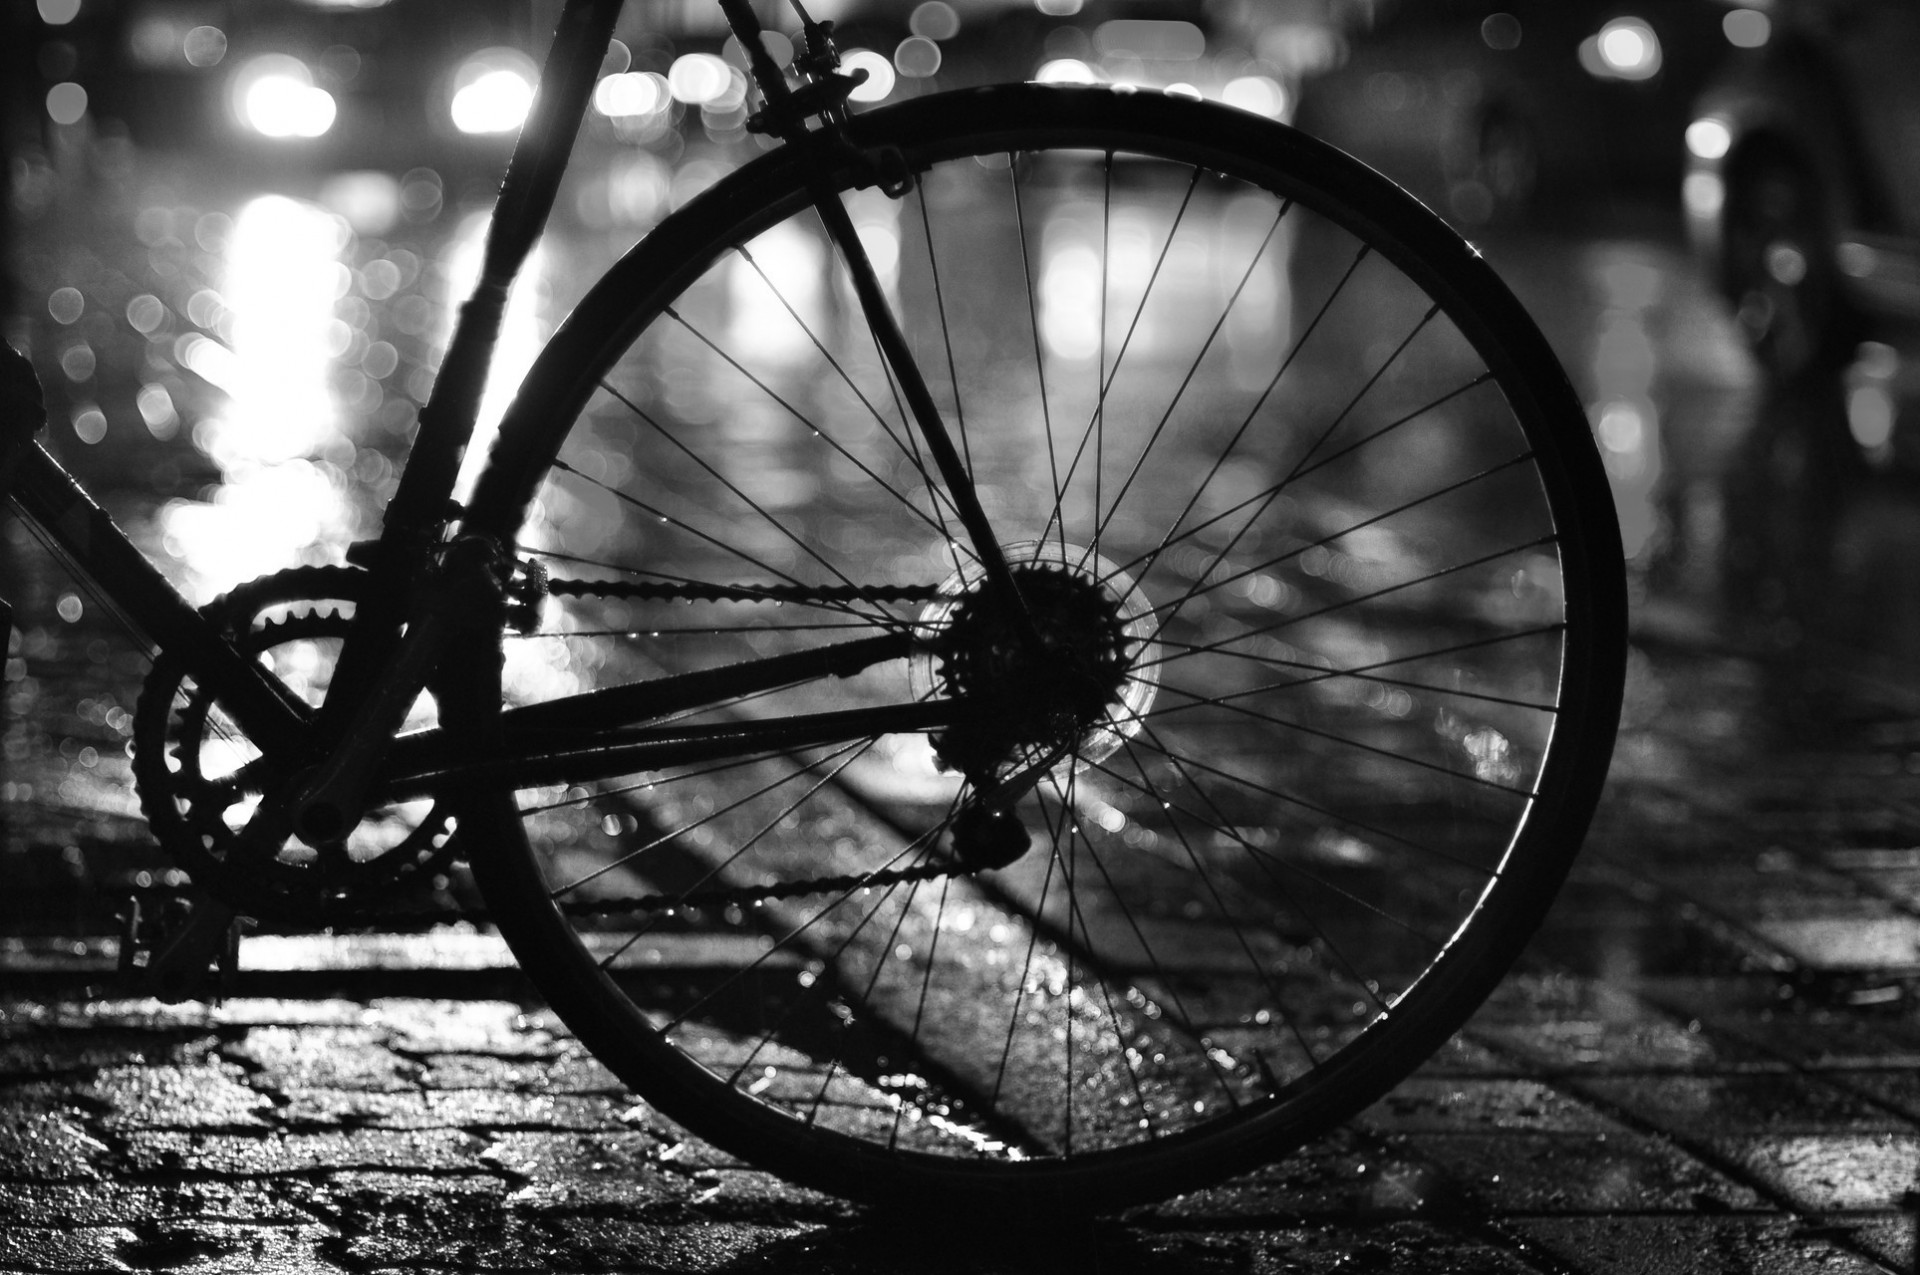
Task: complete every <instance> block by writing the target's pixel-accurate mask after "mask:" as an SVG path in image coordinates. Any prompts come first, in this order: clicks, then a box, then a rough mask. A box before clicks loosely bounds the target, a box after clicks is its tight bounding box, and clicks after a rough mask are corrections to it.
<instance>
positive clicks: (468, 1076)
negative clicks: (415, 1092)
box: [416, 1039, 627, 1095]
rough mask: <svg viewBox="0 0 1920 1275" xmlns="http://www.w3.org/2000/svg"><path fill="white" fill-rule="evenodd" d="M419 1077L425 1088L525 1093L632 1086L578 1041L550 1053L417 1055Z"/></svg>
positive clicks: (613, 1091) (601, 1091) (601, 1090)
mask: <svg viewBox="0 0 1920 1275" xmlns="http://www.w3.org/2000/svg"><path fill="white" fill-rule="evenodd" d="M416 1061H417V1062H418V1063H419V1064H420V1066H421V1070H420V1071H419V1072H418V1073H417V1076H416V1082H417V1083H418V1084H419V1085H420V1086H421V1087H422V1088H425V1089H482V1088H487V1087H490V1086H494V1085H504V1086H507V1087H510V1088H513V1089H518V1090H521V1091H523V1092H526V1093H552V1094H583V1095H585V1094H606V1095H618V1094H624V1093H625V1092H626V1089H627V1087H626V1086H625V1085H623V1084H621V1083H620V1081H619V1079H618V1078H617V1077H615V1076H614V1074H613V1073H612V1072H610V1071H608V1070H607V1069H606V1067H605V1066H603V1065H602V1064H601V1063H600V1061H599V1060H598V1059H596V1058H594V1057H593V1055H591V1054H589V1053H588V1052H587V1051H586V1049H585V1048H584V1047H582V1046H581V1045H580V1044H579V1043H578V1042H577V1041H574V1040H571V1039H569V1040H566V1041H563V1042H561V1043H560V1044H559V1045H558V1046H557V1049H556V1051H555V1052H554V1053H553V1054H552V1055H551V1056H541V1057H505V1058H502V1057H498V1056H495V1055H490V1054H427V1055H423V1056H422V1057H420V1058H418V1059H417V1060H416Z"/></svg>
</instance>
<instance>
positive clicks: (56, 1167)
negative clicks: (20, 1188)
mask: <svg viewBox="0 0 1920 1275" xmlns="http://www.w3.org/2000/svg"><path fill="white" fill-rule="evenodd" d="M86 1116H87V1113H86V1112H85V1111H82V1110H78V1109H76V1107H75V1104H74V1103H73V1101H72V1099H71V1098H70V1096H69V1095H67V1094H66V1093H65V1092H63V1091H62V1090H61V1089H59V1088H57V1087H55V1086H53V1085H50V1084H46V1083H39V1084H31V1085H22V1086H19V1087H17V1088H15V1089H12V1090H9V1091H7V1092H6V1093H5V1095H4V1105H0V1179H10V1180H13V1181H18V1182H73V1181H87V1180H91V1179H93V1178H97V1177H98V1176H99V1171H98V1169H96V1168H95V1166H94V1161H95V1160H96V1159H97V1158H98V1157H99V1156H101V1155H103V1154H105V1153H106V1150H107V1147H106V1144H105V1143H103V1142H101V1141H100V1140H99V1139H98V1138H95V1137H94V1136H93V1135H92V1134H90V1133H88V1132H87V1127H86Z"/></svg>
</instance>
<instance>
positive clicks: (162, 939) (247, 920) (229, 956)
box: [120, 892, 255, 1004]
mask: <svg viewBox="0 0 1920 1275" xmlns="http://www.w3.org/2000/svg"><path fill="white" fill-rule="evenodd" d="M120 920H121V930H120V982H121V986H122V987H123V988H124V989H125V990H126V991H127V992H129V993H131V994H132V995H135V996H151V997H154V998H155V999H156V1000H162V1001H166V1002H167V1003H168V1004H178V1003H180V1002H181V1001H188V1000H204V1001H207V1002H209V1003H210V1004H218V1003H219V1002H220V1001H222V1000H224V999H225V998H226V995H227V993H228V992H229V991H231V990H232V987H233V981H234V976H235V975H236V974H237V973H238V972H239V968H240V939H241V936H242V935H244V934H246V933H247V932H249V931H251V930H252V929H253V928H254V924H255V923H254V921H253V918H251V917H245V916H241V915H239V914H238V913H236V912H235V911H234V910H233V909H232V908H230V907H228V906H227V905H226V904H224V903H222V902H220V901H219V900H217V899H215V898H212V897H211V896H209V895H205V894H200V893H197V892H196V893H193V894H177V895H167V896H164V897H163V896H155V895H148V896H145V897H143V896H141V895H138V894H135V895H129V896H128V899H127V910H126V911H125V912H124V913H122V914H121V918H120Z"/></svg>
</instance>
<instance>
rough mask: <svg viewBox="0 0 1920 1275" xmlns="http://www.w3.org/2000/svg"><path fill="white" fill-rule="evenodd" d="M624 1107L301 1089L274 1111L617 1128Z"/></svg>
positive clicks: (344, 1120)
mask: <svg viewBox="0 0 1920 1275" xmlns="http://www.w3.org/2000/svg"><path fill="white" fill-rule="evenodd" d="M628 1109H630V1107H629V1104H627V1103H625V1102H623V1101H621V1100H618V1099H615V1098H612V1097H608V1096H604V1095H580V1094H544V1093H525V1092H521V1091H518V1090H515V1089H478V1088H475V1089H434V1090H428V1091H425V1092H397V1093H394V1092H381V1091H369V1090H362V1089H302V1090H300V1091H298V1092H296V1093H294V1094H292V1095H290V1096H289V1097H288V1099H287V1101H286V1102H284V1103H283V1104H281V1105H280V1106H279V1107H278V1108H277V1109H276V1110H275V1112H274V1116H275V1119H276V1121H277V1122H278V1123H280V1124H282V1125H285V1126H287V1127H290V1128H300V1129H314V1128H340V1129H508V1128H529V1129H551V1130H563V1129H565V1130H591V1129H617V1128H620V1127H621V1124H620V1115H621V1113H622V1112H624V1111H626V1110H628Z"/></svg>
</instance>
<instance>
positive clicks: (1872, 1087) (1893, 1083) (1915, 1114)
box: [1820, 1067, 1920, 1123]
mask: <svg viewBox="0 0 1920 1275" xmlns="http://www.w3.org/2000/svg"><path fill="white" fill-rule="evenodd" d="M1820 1075H1821V1078H1822V1079H1823V1080H1827V1081H1830V1082H1831V1083H1832V1084H1833V1085H1834V1086H1835V1087H1836V1088H1841V1089H1845V1090H1848V1091H1850V1092H1852V1093H1855V1094H1859V1095H1862V1096H1863V1100H1871V1101H1873V1102H1875V1103H1878V1104H1881V1105H1882V1106H1884V1107H1886V1108H1888V1109H1889V1110H1890V1112H1891V1113H1893V1114H1894V1115H1895V1116H1896V1117H1899V1118H1904V1119H1905V1120H1907V1121H1911V1122H1915V1123H1920V1072H1915V1071H1912V1070H1910V1069H1908V1068H1905V1067H1889V1068H1886V1069H1884V1070H1878V1069H1876V1070H1873V1071H1826V1072H1822V1073H1820Z"/></svg>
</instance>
